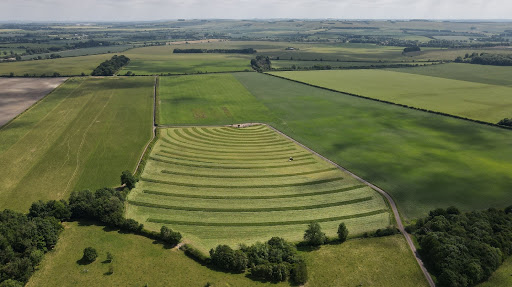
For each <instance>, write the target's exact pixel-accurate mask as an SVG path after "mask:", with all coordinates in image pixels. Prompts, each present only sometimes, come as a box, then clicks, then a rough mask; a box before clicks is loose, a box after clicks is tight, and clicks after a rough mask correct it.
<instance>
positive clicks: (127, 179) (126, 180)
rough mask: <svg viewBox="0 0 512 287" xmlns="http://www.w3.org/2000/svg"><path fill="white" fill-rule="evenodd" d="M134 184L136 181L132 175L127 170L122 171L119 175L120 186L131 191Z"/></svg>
mask: <svg viewBox="0 0 512 287" xmlns="http://www.w3.org/2000/svg"><path fill="white" fill-rule="evenodd" d="M135 183H137V180H136V179H135V177H134V176H133V174H132V173H131V172H130V171H128V170H125V171H123V173H122V174H121V184H124V185H126V187H128V189H129V190H132V189H133V188H134V187H135Z"/></svg>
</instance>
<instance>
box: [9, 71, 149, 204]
mask: <svg viewBox="0 0 512 287" xmlns="http://www.w3.org/2000/svg"><path fill="white" fill-rule="evenodd" d="M153 82H154V80H153V78H124V79H120V78H111V79H98V78H88V79H86V78H73V79H69V80H68V81H67V82H66V83H65V84H64V85H62V86H60V87H59V88H57V90H55V91H54V92H53V93H51V94H50V95H49V96H47V97H45V98H44V99H43V100H42V101H40V102H39V103H38V104H37V105H35V106H34V107H32V108H31V109H30V110H29V111H28V112H26V113H24V114H22V115H21V116H20V117H18V118H16V119H15V120H14V121H12V122H10V123H9V124H8V125H6V126H4V127H3V128H2V129H1V130H0V137H1V138H2V141H0V162H2V166H3V167H5V168H2V173H0V208H1V209H4V208H10V209H14V210H19V211H26V210H27V209H28V208H29V206H30V204H31V203H32V202H34V201H36V200H40V199H41V200H49V199H65V198H67V197H68V195H69V193H70V192H71V191H73V190H76V189H96V188H100V187H104V186H117V185H119V175H120V173H121V171H123V170H126V169H130V170H131V169H133V168H134V167H135V165H136V163H137V160H138V159H139V157H140V154H141V152H142V149H143V147H144V145H145V144H146V142H147V141H148V140H149V138H150V136H151V112H152V97H153Z"/></svg>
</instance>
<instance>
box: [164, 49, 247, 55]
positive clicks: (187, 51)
mask: <svg viewBox="0 0 512 287" xmlns="http://www.w3.org/2000/svg"><path fill="white" fill-rule="evenodd" d="M173 53H175V54H178V53H184V54H201V53H218V54H254V53H256V50H254V49H253V48H246V49H174V50H173Z"/></svg>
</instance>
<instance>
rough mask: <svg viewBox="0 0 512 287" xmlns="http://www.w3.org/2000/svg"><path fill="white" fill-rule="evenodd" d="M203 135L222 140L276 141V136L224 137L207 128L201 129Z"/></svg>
mask: <svg viewBox="0 0 512 287" xmlns="http://www.w3.org/2000/svg"><path fill="white" fill-rule="evenodd" d="M201 130H203V131H204V132H205V133H208V134H211V135H213V136H217V137H222V138H229V139H232V140H270V139H276V138H278V134H273V135H270V134H269V135H262V136H258V135H256V136H248V135H247V136H246V135H241V136H237V135H226V134H225V133H222V132H219V131H217V130H215V129H208V128H201Z"/></svg>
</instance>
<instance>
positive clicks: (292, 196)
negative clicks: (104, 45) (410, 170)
mask: <svg viewBox="0 0 512 287" xmlns="http://www.w3.org/2000/svg"><path fill="white" fill-rule="evenodd" d="M363 187H366V185H355V186H351V187H346V188H340V189H335V190H325V191H318V192H305V193H293V194H276V195H258V196H235V195H234V196H230V195H226V196H222V195H195V194H184V193H169V192H163V191H154V190H147V189H145V190H143V191H142V192H143V193H147V194H153V195H161V196H169V197H184V198H200V199H279V198H295V197H304V196H315V195H326V194H334V193H340V192H345V191H350V190H356V189H360V188H363Z"/></svg>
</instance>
